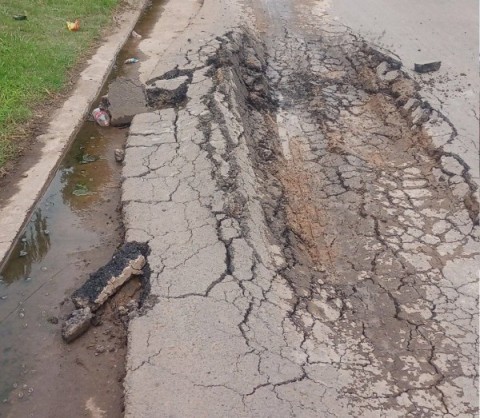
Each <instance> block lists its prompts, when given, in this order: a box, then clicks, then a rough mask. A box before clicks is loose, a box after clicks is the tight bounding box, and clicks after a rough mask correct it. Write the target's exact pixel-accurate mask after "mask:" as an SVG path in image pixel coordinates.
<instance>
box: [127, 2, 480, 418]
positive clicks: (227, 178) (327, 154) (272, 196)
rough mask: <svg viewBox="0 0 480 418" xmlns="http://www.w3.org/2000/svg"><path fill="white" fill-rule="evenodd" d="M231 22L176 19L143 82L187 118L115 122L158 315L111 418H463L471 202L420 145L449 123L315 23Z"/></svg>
mask: <svg viewBox="0 0 480 418" xmlns="http://www.w3.org/2000/svg"><path fill="white" fill-rule="evenodd" d="M242 6H243V9H242V8H241V7H240V4H237V3H236V2H225V1H222V0H205V2H204V3H203V5H202V6H201V8H200V9H198V8H196V7H192V8H191V9H190V16H191V17H190V18H189V19H188V24H187V25H186V26H185V28H187V27H188V29H187V30H182V31H180V33H178V34H177V35H176V36H175V39H174V40H173V41H172V42H171V44H170V45H169V46H168V47H167V48H166V49H165V50H163V54H162V59H161V60H160V62H159V63H158V65H156V66H155V68H153V67H152V68H153V69H152V72H151V73H150V78H149V79H146V80H145V82H146V84H152V83H154V82H155V81H156V80H172V79H173V80H175V79H176V78H179V80H177V81H176V83H177V84H175V85H177V86H180V85H182V86H185V90H184V93H185V100H184V99H182V100H181V101H178V102H176V101H172V102H170V103H168V104H165V103H163V104H161V106H160V105H159V108H158V109H157V110H156V111H155V112H152V113H149V114H142V115H137V116H135V118H134V119H133V122H132V127H131V131H130V135H129V139H128V142H127V148H126V156H125V166H124V171H123V176H124V183H123V186H122V192H123V197H122V203H123V213H124V222H125V227H126V239H127V241H140V242H142V241H148V244H149V247H150V249H151V254H150V256H149V264H150V268H151V271H152V273H151V294H150V298H151V299H152V301H154V302H152V304H151V305H152V306H151V307H150V308H149V309H147V310H145V312H144V313H143V314H142V315H141V316H139V317H137V318H135V319H133V320H132V321H131V323H130V327H129V354H128V365H127V375H126V378H125V382H124V384H125V407H126V409H125V415H126V416H127V417H134V416H135V417H138V416H142V417H149V416H152V417H153V416H158V414H161V415H165V416H192V417H193V416H209V417H224V416H238V417H253V416H275V417H277V416H281V417H283V416H285V417H287V416H288V417H292V416H299V417H318V416H322V417H323V416H324V417H330V416H332V417H333V416H362V417H377V416H378V417H382V416H387V415H388V416H389V417H390V416H392V417H404V416H439V417H440V416H441V417H447V416H465V417H467V416H472V417H473V416H475V415H476V414H477V413H478V399H477V397H476V393H477V388H478V377H477V376H478V362H477V360H478V359H477V356H476V352H477V349H478V346H477V343H478V283H477V276H476V274H477V273H476V270H477V269H478V264H479V261H480V251H479V250H480V248H479V239H480V232H479V225H478V199H477V196H476V193H477V189H476V185H475V181H474V180H473V176H472V174H471V172H470V170H469V168H468V165H467V164H466V163H465V161H464V159H463V158H462V156H461V155H459V154H456V153H454V152H452V151H451V150H445V149H444V148H441V147H439V146H438V144H437V143H436V141H435V137H434V136H432V135H431V132H432V126H434V125H435V124H437V123H438V124H439V126H440V129H441V133H439V135H444V136H446V137H451V135H453V132H454V129H455V127H454V126H453V125H452V124H451V122H449V121H448V120H447V119H446V118H445V116H444V115H443V114H442V113H441V109H432V108H431V107H430V106H429V105H428V104H427V103H426V102H425V100H424V98H423V97H422V96H421V94H420V93H419V86H418V85H416V84H415V83H414V82H413V81H412V80H411V79H410V78H409V76H408V74H406V73H405V72H403V71H401V70H399V68H398V67H399V65H398V62H397V61H395V60H392V59H391V58H390V57H388V56H386V55H384V54H382V53H380V52H379V51H377V50H375V49H374V48H372V47H371V46H370V45H369V44H367V43H366V42H365V41H364V40H363V39H361V38H360V37H359V36H357V35H356V34H355V33H353V32H352V31H351V30H349V29H348V28H346V27H345V26H343V25H341V24H339V23H336V22H334V21H332V20H331V19H330V18H329V17H328V16H327V15H326V14H325V13H324V12H322V13H320V12H319V10H321V9H320V8H319V7H314V8H312V7H313V6H312V5H311V4H310V3H307V2H289V1H286V0H285V1H276V2H272V1H269V0H264V1H262V2H255V3H251V4H250V3H248V2H247V3H245V4H243V5H242ZM317 6H318V4H317ZM166 7H169V5H167V6H166ZM182 10H183V9H182ZM312 10H313V11H314V12H315V13H312ZM183 11H185V10H183ZM167 16H168V14H167ZM162 24H163V22H162V19H160V21H159V22H158V25H162ZM168 36H170V35H168ZM168 36H167V37H168ZM185 77H187V78H186V79H185ZM172 83H175V81H172ZM439 121H440V123H439ZM435 126H436V125H435Z"/></svg>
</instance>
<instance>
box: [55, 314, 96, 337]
mask: <svg viewBox="0 0 480 418" xmlns="http://www.w3.org/2000/svg"><path fill="white" fill-rule="evenodd" d="M92 318H93V314H92V311H91V310H90V308H88V307H87V308H82V309H77V310H75V311H73V312H72V314H71V315H70V317H69V318H68V319H67V320H66V321H65V323H64V324H63V327H62V337H63V339H64V340H65V341H66V342H67V343H71V342H72V341H74V340H75V339H77V338H78V337H80V336H81V335H82V334H84V333H85V332H86V331H87V330H88V329H89V328H90V321H91V319H92Z"/></svg>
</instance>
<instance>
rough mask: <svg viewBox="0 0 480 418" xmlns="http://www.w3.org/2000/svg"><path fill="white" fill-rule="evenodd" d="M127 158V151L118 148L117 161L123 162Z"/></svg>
mask: <svg viewBox="0 0 480 418" xmlns="http://www.w3.org/2000/svg"><path fill="white" fill-rule="evenodd" d="M124 158H125V151H124V150H123V149H120V148H117V149H116V150H115V161H116V162H117V163H121V162H122V161H123V159H124Z"/></svg>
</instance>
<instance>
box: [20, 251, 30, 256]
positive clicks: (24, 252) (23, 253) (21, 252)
mask: <svg viewBox="0 0 480 418" xmlns="http://www.w3.org/2000/svg"><path fill="white" fill-rule="evenodd" d="M27 254H28V253H27V252H26V251H23V250H22V251H20V254H19V255H20V257H25V256H26V255H27Z"/></svg>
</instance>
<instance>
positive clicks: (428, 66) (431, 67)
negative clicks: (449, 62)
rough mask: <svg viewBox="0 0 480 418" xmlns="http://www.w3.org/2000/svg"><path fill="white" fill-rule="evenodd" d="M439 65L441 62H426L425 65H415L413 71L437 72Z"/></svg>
mask: <svg viewBox="0 0 480 418" xmlns="http://www.w3.org/2000/svg"><path fill="white" fill-rule="evenodd" d="M441 65H442V62H441V61H434V62H427V63H425V64H415V67H414V70H415V71H416V72H417V73H430V72H432V71H438V70H439V69H440V66H441Z"/></svg>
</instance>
